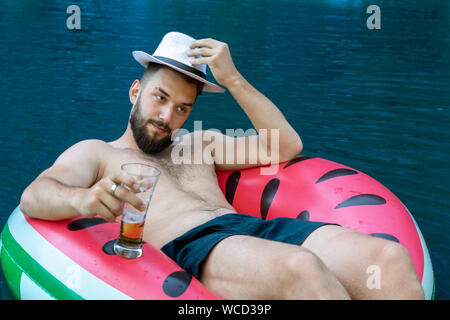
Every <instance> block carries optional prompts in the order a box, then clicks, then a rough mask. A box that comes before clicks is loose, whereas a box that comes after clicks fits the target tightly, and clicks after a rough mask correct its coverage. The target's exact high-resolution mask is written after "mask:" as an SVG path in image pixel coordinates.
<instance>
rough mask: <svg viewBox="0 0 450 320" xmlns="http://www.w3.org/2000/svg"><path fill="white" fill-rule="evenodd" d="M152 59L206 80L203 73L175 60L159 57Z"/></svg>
mask: <svg viewBox="0 0 450 320" xmlns="http://www.w3.org/2000/svg"><path fill="white" fill-rule="evenodd" d="M154 57H155V58H157V59H159V60H161V61H162V62H165V63H168V64H171V65H173V66H175V67H177V68H180V69H183V70H184V71H187V72H190V73H193V74H195V75H197V76H199V77H201V78H203V79H205V80H206V75H205V74H204V73H203V72H201V71H198V70H197V69H195V68H192V67H190V66H188V65H186V64H184V63H181V62H179V61H177V60H173V59H170V58H166V57H161V56H154Z"/></svg>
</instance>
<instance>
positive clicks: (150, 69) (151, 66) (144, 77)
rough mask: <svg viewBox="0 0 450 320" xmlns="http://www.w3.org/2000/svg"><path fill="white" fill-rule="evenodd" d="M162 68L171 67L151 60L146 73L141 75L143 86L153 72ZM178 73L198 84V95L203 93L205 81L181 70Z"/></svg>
mask: <svg viewBox="0 0 450 320" xmlns="http://www.w3.org/2000/svg"><path fill="white" fill-rule="evenodd" d="M161 68H169V67H167V66H165V65H163V64H159V63H153V62H149V64H148V65H147V68H146V69H145V71H144V74H143V75H142V77H141V85H142V88H144V87H145V85H146V84H147V82H148V81H149V80H150V79H151V78H152V76H153V74H154V73H155V72H157V71H158V70H159V69H161ZM172 70H175V69H172ZM175 71H176V70H175ZM178 74H179V75H181V76H182V77H183V79H184V80H186V81H187V82H189V83H194V84H195V85H196V86H197V97H198V96H199V95H201V94H202V91H203V87H204V85H205V83H204V82H201V81H198V80H196V79H194V78H191V77H189V76H188V75H185V74H184V73H181V72H178Z"/></svg>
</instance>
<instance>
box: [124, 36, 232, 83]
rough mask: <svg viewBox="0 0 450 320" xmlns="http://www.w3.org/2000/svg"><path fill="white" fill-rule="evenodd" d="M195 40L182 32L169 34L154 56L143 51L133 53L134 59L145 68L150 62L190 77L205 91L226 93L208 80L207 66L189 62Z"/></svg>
mask: <svg viewBox="0 0 450 320" xmlns="http://www.w3.org/2000/svg"><path fill="white" fill-rule="evenodd" d="M194 41H195V39H194V38H192V37H189V36H188V35H185V34H183V33H180V32H169V33H167V34H166V35H165V36H164V38H163V39H162V40H161V43H160V44H159V46H158V48H157V49H156V51H155V52H154V53H153V55H149V54H148V53H145V52H143V51H133V57H134V59H136V61H137V62H139V63H140V64H141V65H142V66H143V67H145V68H146V67H147V64H148V63H149V62H154V63H159V64H163V65H166V66H168V67H170V68H172V69H175V70H177V71H179V72H181V73H184V74H186V75H188V76H189V77H191V78H194V79H196V80H198V81H201V82H203V83H205V86H204V87H203V91H206V92H224V91H225V90H224V89H223V88H221V87H219V86H218V85H216V84H214V83H211V82H209V81H207V80H206V64H199V65H192V64H191V63H190V62H189V58H190V57H188V56H187V52H188V51H189V50H190V48H189V46H190V45H191V43H192V42H194Z"/></svg>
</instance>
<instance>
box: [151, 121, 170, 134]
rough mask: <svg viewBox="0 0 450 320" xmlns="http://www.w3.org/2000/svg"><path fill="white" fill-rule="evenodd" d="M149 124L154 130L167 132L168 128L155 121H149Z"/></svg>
mask: <svg viewBox="0 0 450 320" xmlns="http://www.w3.org/2000/svg"><path fill="white" fill-rule="evenodd" d="M151 125H152V126H153V127H154V128H155V129H156V131H158V132H168V131H169V130H168V129H166V128H164V127H160V126H158V125H157V124H155V123H151Z"/></svg>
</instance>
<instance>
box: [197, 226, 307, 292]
mask: <svg viewBox="0 0 450 320" xmlns="http://www.w3.org/2000/svg"><path fill="white" fill-rule="evenodd" d="M303 250H304V251H306V249H302V248H301V247H299V246H297V245H292V244H286V243H281V242H277V241H272V240H267V239H261V238H256V237H252V236H247V235H234V236H230V237H228V238H226V239H224V240H222V241H221V242H219V243H218V244H217V245H216V246H215V247H214V248H213V250H211V252H210V254H209V255H208V257H207V258H206V259H205V261H204V263H203V265H202V267H201V271H200V279H199V280H200V281H201V282H202V283H203V284H204V285H205V286H206V287H207V288H209V289H210V290H211V291H213V292H215V293H216V294H218V295H220V296H221V297H223V298H225V299H269V298H271V297H270V294H271V292H273V290H275V286H274V281H277V280H276V278H277V275H276V271H274V269H275V268H276V267H277V264H278V265H279V264H280V263H281V262H282V261H284V260H286V259H288V257H290V256H291V255H293V254H296V253H298V252H299V251H303ZM274 296H276V294H275V293H274Z"/></svg>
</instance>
